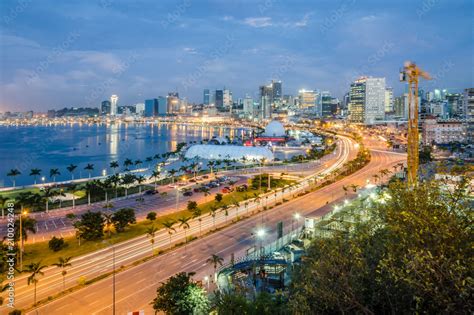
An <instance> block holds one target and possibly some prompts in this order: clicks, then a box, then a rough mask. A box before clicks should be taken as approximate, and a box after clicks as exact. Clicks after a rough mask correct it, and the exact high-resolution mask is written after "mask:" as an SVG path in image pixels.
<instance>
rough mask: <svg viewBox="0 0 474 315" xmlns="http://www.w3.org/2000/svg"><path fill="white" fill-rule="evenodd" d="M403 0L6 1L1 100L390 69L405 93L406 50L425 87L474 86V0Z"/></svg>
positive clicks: (240, 84)
mask: <svg viewBox="0 0 474 315" xmlns="http://www.w3.org/2000/svg"><path fill="white" fill-rule="evenodd" d="M406 3H407V2H399V3H397V4H387V3H383V4H380V3H377V2H370V1H369V2H364V3H360V4H357V5H355V3H354V1H350V0H349V1H341V2H338V3H334V4H333V3H331V2H327V1H323V2H320V3H318V4H317V5H314V4H311V3H306V2H305V1H300V2H298V3H296V4H292V5H290V4H288V3H282V2H274V1H262V2H251V1H248V2H239V3H238V4H233V3H227V2H222V1H208V2H199V3H196V2H193V1H187V0H184V1H178V2H174V3H173V2H169V1H168V2H164V3H155V2H149V1H142V2H139V3H136V4H130V3H126V2H124V1H99V2H98V3H95V4H92V3H87V4H84V3H79V2H69V3H66V4H64V3H63V4H56V3H54V2H48V1H43V2H42V3H41V4H38V3H30V2H17V1H5V2H2V11H3V12H5V14H4V16H3V17H2V19H1V24H2V29H3V30H2V31H1V32H0V36H1V42H2V46H3V48H4V49H2V56H1V68H2V77H1V78H0V94H1V95H2V96H1V97H0V111H7V110H34V111H40V112H41V111H45V110H47V109H50V108H55V109H57V108H62V107H65V106H90V107H99V106H100V103H101V102H102V101H103V100H106V99H108V98H109V97H110V95H112V94H117V95H119V97H120V101H119V103H120V104H119V105H125V104H127V105H128V104H133V103H137V102H143V101H144V100H145V99H150V98H154V97H158V96H159V95H167V94H168V92H169V91H178V92H179V93H180V96H183V97H187V99H188V100H189V101H190V102H196V103H201V102H202V93H203V89H211V90H212V89H216V88H223V87H226V88H229V89H230V90H232V92H233V94H234V98H237V97H244V96H245V94H247V93H249V94H251V95H253V96H254V98H255V96H256V95H258V87H259V86H261V85H262V84H267V83H268V82H270V81H271V80H272V79H275V80H282V81H283V94H293V95H296V93H297V91H298V90H299V89H303V88H304V89H310V90H311V89H320V90H328V91H331V94H332V95H334V96H337V97H339V98H342V96H343V95H344V93H346V92H348V91H349V89H350V83H351V82H352V81H353V80H355V79H356V78H357V77H358V76H360V75H371V76H374V77H385V78H386V81H387V86H391V87H393V89H394V94H395V95H400V94H401V93H403V91H404V88H405V85H404V84H401V83H399V82H398V71H399V68H400V67H401V66H402V65H403V62H404V61H405V60H408V59H412V60H415V61H416V62H417V63H418V64H420V65H421V66H422V67H423V68H424V69H426V70H427V71H429V72H430V73H431V74H432V75H433V76H434V78H435V80H433V81H430V82H424V83H423V84H422V85H421V87H422V88H424V89H425V90H429V89H434V88H437V87H446V88H448V89H450V90H456V91H461V90H462V89H464V88H468V87H471V86H472V85H473V84H474V83H473V82H474V79H473V76H472V71H471V69H472V68H473V60H472V57H471V56H472V53H473V43H472V33H471V31H470V30H471V28H470V21H471V19H472V13H470V12H472V3H470V2H469V1H456V2H455V3H452V2H451V3H450V2H447V1H440V2H434V3H431V2H422V3H418V4H416V5H415V6H414V7H413V8H412V9H411V10H408V9H407V8H406V7H407V6H406ZM455 12H467V13H468V14H467V15H461V14H456V13H455ZM469 14H470V15H469ZM106 20H107V21H113V23H104V21H106ZM440 21H442V22H443V23H440ZM56 23H60V24H61V28H58V27H57V24H56ZM409 30H411V32H408V31H409ZM211 35H212V36H211ZM407 48H408V49H407Z"/></svg>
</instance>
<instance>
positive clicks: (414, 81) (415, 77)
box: [400, 61, 431, 185]
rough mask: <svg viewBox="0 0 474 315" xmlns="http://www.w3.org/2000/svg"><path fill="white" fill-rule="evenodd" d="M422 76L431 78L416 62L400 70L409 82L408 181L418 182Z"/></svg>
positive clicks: (409, 63) (402, 76)
mask: <svg viewBox="0 0 474 315" xmlns="http://www.w3.org/2000/svg"><path fill="white" fill-rule="evenodd" d="M420 77H422V78H423V79H426V80H431V76H430V75H429V74H428V73H427V72H425V71H423V70H421V69H420V68H419V67H418V66H417V65H416V64H415V63H414V62H411V61H406V62H405V64H404V67H403V70H401V71H400V81H402V82H408V148H407V154H408V158H407V164H408V167H407V168H408V171H407V173H408V174H407V175H408V183H409V184H411V185H414V184H416V182H417V181H418V179H417V176H418V163H419V161H418V160H419V159H418V154H419V152H418V144H419V135H418V108H419V104H418V81H419V78H420Z"/></svg>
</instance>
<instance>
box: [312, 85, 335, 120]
mask: <svg viewBox="0 0 474 315" xmlns="http://www.w3.org/2000/svg"><path fill="white" fill-rule="evenodd" d="M316 107H318V106H316ZM317 111H318V113H317V114H318V115H319V116H321V117H331V116H333V115H334V114H335V111H334V102H333V98H332V97H331V93H329V92H328V91H323V92H321V111H320V112H319V110H317Z"/></svg>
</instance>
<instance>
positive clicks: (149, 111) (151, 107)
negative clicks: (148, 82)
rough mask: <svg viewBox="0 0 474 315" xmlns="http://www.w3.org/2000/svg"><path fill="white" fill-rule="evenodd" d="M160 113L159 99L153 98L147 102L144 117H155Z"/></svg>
mask: <svg viewBox="0 0 474 315" xmlns="http://www.w3.org/2000/svg"><path fill="white" fill-rule="evenodd" d="M157 113H158V99H156V98H153V99H149V100H145V110H144V112H143V116H145V117H154V116H156V115H157Z"/></svg>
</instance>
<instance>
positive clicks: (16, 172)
mask: <svg viewBox="0 0 474 315" xmlns="http://www.w3.org/2000/svg"><path fill="white" fill-rule="evenodd" d="M19 175H21V172H20V171H19V170H17V169H16V168H14V169H11V170H10V172H8V173H7V176H8V177H11V178H12V182H13V187H15V186H16V179H15V178H16V177H17V176H19Z"/></svg>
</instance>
